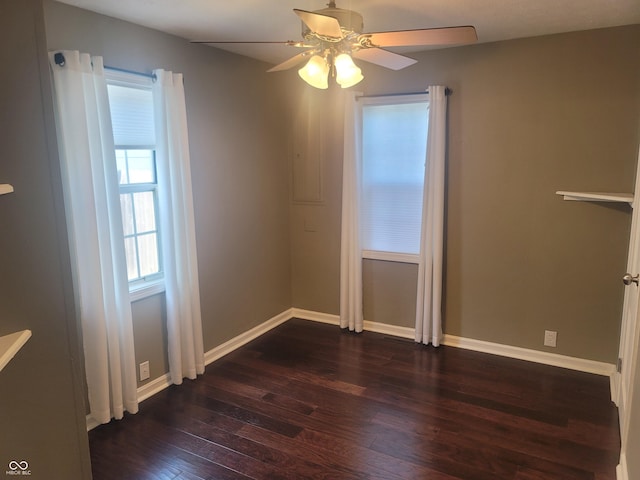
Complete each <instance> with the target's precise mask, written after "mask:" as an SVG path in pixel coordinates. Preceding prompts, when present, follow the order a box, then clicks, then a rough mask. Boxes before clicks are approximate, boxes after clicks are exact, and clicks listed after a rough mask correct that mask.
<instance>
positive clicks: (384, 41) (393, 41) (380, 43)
mask: <svg viewBox="0 0 640 480" xmlns="http://www.w3.org/2000/svg"><path fill="white" fill-rule="evenodd" d="M477 40H478V36H477V34H476V29H475V28H474V27H472V26H464V27H444V28H426V29H422V30H400V31H397V32H378V33H364V34H362V35H360V36H359V37H358V41H359V42H360V44H361V45H365V46H366V45H371V46H372V47H408V46H418V45H461V44H465V43H474V42H476V41H477Z"/></svg>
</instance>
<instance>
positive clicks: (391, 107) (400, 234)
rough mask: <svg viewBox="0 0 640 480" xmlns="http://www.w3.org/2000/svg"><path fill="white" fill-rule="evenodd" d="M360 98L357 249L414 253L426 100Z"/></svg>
mask: <svg viewBox="0 0 640 480" xmlns="http://www.w3.org/2000/svg"><path fill="white" fill-rule="evenodd" d="M363 100H364V101H365V104H364V105H363V106H362V201H361V228H362V230H361V235H362V248H363V250H369V251H374V252H390V253H396V254H412V255H418V254H419V253H420V229H421V218H422V192H423V186H424V168H425V158H426V148H427V130H428V119H429V103H428V101H427V100H426V97H425V96H424V95H421V96H420V100H418V99H414V100H410V99H407V98H404V99H398V98H395V97H389V98H384V99H377V100H378V101H377V102H372V103H366V101H367V100H368V99H363ZM392 102H393V103H392ZM398 102H401V103H398Z"/></svg>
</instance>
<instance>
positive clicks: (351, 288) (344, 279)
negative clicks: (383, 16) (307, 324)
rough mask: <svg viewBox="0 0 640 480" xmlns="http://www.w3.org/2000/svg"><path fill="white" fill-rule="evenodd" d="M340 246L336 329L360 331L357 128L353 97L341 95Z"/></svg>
mask: <svg viewBox="0 0 640 480" xmlns="http://www.w3.org/2000/svg"><path fill="white" fill-rule="evenodd" d="M344 108H345V110H344V156H343V167H342V233H341V243H340V328H348V329H349V330H351V331H355V332H362V326H363V317H362V252H361V248H360V219H359V216H360V214H359V212H360V205H359V204H360V192H361V178H362V176H361V173H360V170H361V163H362V162H361V145H362V142H361V129H360V110H359V108H358V105H357V94H356V93H354V92H346V93H345V107H344Z"/></svg>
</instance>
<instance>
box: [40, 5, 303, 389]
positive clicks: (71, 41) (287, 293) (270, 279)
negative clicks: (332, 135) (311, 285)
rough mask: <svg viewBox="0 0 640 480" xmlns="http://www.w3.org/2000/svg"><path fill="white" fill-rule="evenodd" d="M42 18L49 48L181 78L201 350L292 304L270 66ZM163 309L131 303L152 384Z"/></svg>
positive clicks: (59, 11)
mask: <svg viewBox="0 0 640 480" xmlns="http://www.w3.org/2000/svg"><path fill="white" fill-rule="evenodd" d="M45 16H46V17H45V18H46V26H47V46H48V48H49V49H51V50H53V49H73V50H80V51H83V52H88V53H91V54H93V55H101V56H103V58H104V63H105V65H108V66H112V67H118V68H125V69H130V70H134V71H138V72H150V71H151V70H152V69H153V68H164V69H167V70H173V71H175V72H181V73H183V74H184V79H185V95H186V102H187V117H188V119H187V120H188V124H189V146H190V150H191V169H192V175H193V178H192V181H193V190H194V207H195V216H196V219H195V221H196V240H197V247H198V268H199V274H200V290H201V305H202V317H203V323H204V326H203V328H204V341H205V351H207V350H210V349H212V348H214V347H216V346H218V345H220V344H221V343H223V342H224V341H226V340H228V339H230V338H232V337H235V336H236V335H239V334H241V333H243V332H245V331H247V330H249V329H250V328H252V327H254V326H256V325H258V324H260V323H262V322H264V321H266V320H268V319H269V318H271V317H273V316H274V315H277V314H279V313H281V312H283V311H284V310H286V309H288V308H290V307H291V263H290V242H289V210H288V201H289V193H288V188H289V183H288V168H287V165H288V164H287V154H286V130H285V121H284V119H283V115H284V113H285V111H284V110H282V109H281V108H279V104H280V102H279V100H278V98H279V96H280V95H281V93H282V92H281V90H280V85H279V82H278V79H277V78H274V77H273V76H270V75H267V74H266V73H265V72H266V70H267V68H268V66H267V65H265V64H264V63H261V62H258V61H255V60H251V59H248V58H245V57H240V56H237V55H232V54H228V53H226V52H222V51H219V50H215V49H212V48H209V47H206V46H202V45H192V44H190V43H189V42H188V41H186V40H184V39H180V38H177V37H173V36H170V35H166V34H163V33H160V32H158V31H154V30H150V29H147V28H143V27H140V26H137V25H133V24H130V23H127V22H122V21H119V20H116V19H113V18H109V17H105V16H102V15H98V14H95V13H92V12H88V11H85V10H80V9H77V8H74V7H70V6H68V5H64V4H60V3H56V2H52V1H46V2H45ZM162 305H163V301H162V297H159V298H150V299H146V300H143V301H141V302H136V303H135V304H134V307H133V309H134V324H135V325H134V329H135V336H136V338H135V349H136V359H137V361H138V362H142V361H145V360H149V361H150V365H151V373H152V379H153V378H154V377H155V376H159V375H161V374H163V373H164V371H166V351H165V348H164V344H165V338H164V336H165V335H166V332H165V326H164V313H163V306H162Z"/></svg>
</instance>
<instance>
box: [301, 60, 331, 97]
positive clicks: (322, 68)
mask: <svg viewBox="0 0 640 480" xmlns="http://www.w3.org/2000/svg"><path fill="white" fill-rule="evenodd" d="M298 75H300V78H302V79H303V80H304V81H305V82H307V83H308V84H309V85H311V86H312V87H316V88H320V89H323V90H324V89H326V88H329V80H328V78H329V64H328V63H327V61H326V60H325V59H324V58H322V57H321V56H320V55H314V56H313V57H311V58H310V59H309V61H308V62H307V64H306V65H305V66H304V67H302V68H301V69H300V70H298Z"/></svg>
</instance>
